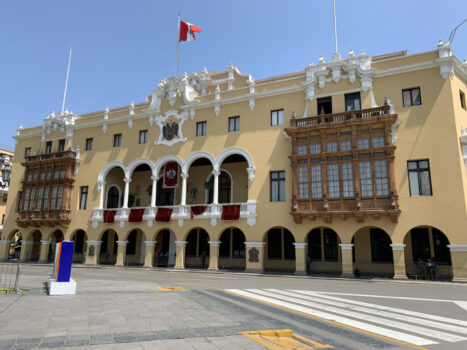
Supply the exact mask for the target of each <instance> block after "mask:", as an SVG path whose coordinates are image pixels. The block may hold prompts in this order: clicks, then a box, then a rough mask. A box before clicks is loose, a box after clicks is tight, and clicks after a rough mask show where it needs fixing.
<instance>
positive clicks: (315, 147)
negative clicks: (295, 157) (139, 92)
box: [310, 143, 321, 154]
mask: <svg viewBox="0 0 467 350" xmlns="http://www.w3.org/2000/svg"><path fill="white" fill-rule="evenodd" d="M319 153H321V144H320V143H313V144H311V145H310V154H319Z"/></svg>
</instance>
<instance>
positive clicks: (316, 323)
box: [0, 265, 467, 349]
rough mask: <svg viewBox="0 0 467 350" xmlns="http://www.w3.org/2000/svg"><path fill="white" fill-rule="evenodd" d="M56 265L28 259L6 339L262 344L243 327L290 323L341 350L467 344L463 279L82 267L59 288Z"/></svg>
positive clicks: (6, 315) (9, 305)
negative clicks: (55, 287) (71, 286)
mask: <svg viewBox="0 0 467 350" xmlns="http://www.w3.org/2000/svg"><path fill="white" fill-rule="evenodd" d="M51 269H52V267H51V265H48V266H44V265H23V266H22V274H21V279H20V286H21V287H23V288H27V289H29V290H30V291H29V293H27V294H26V295H25V296H23V297H16V296H15V297H13V296H8V298H9V299H8V300H7V299H5V296H0V324H4V325H6V326H5V327H0V348H2V349H3V347H2V344H4V347H5V348H6V349H20V348H22V349H25V348H35V347H34V346H37V347H40V348H47V346H49V347H50V348H64V349H71V348H76V349H107V348H109V349H110V348H112V349H113V348H120V347H119V345H122V346H123V345H125V344H126V345H125V346H126V347H121V348H125V349H130V348H135V349H145V348H161V349H162V348H171V347H173V348H177V349H180V348H190V349H193V348H195V349H210V348H229V349H233V348H238V349H240V348H244V349H258V348H262V347H261V346H260V345H258V343H255V342H254V341H252V340H250V339H248V338H246V337H244V336H240V335H239V333H240V332H242V331H256V330H268V329H285V328H287V329H292V330H293V332H294V333H295V334H297V335H300V336H303V337H306V338H308V339H310V340H312V341H314V342H316V343H319V344H324V345H330V346H333V347H334V348H335V349H410V348H415V349H464V348H466V349H467V285H464V284H455V283H445V282H438V283H437V282H421V281H418V282H417V281H405V282H400V281H392V280H352V279H338V278H327V279H326V278H309V277H294V276H280V275H251V274H242V273H224V272H222V273H216V272H209V271H199V270H198V271H197V270H193V271H174V270H170V269H167V270H157V269H142V268H117V267H97V268H89V267H84V266H76V267H74V268H73V270H72V277H73V278H74V279H75V280H76V281H77V284H78V287H77V294H76V295H75V296H64V297H50V296H47V295H46V294H45V292H44V287H43V282H45V281H46V280H47V273H48V272H50V271H51ZM166 286H180V287H182V288H183V289H184V291H181V292H161V291H158V290H157V287H166ZM2 298H3V299H4V300H3V301H2ZM58 306H60V307H61V308H63V310H67V311H65V314H66V315H62V316H56V312H54V311H53V310H57V309H56V308H57V307H58ZM39 315H42V316H41V317H42V318H44V319H46V320H47V322H42V323H40V324H39V322H38V320H39V319H40V317H39ZM15 319H17V320H15ZM21 319H23V322H20V321H19V320H21ZM25 319H26V321H24V320H25ZM17 325H22V326H23V331H22V332H19V331H17V330H15V328H14V326H17ZM73 336H75V338H72V337H73ZM24 339H32V340H31V341H30V343H28V344H27V342H26V341H25V340H24ZM73 339H74V340H75V341H74V342H73V341H72V340H73ZM227 340H228V341H227ZM2 341H3V342H4V343H2ZM28 341H29V340H28ZM147 341H149V342H151V341H152V342H153V343H146V342H147ZM175 341H177V342H179V343H177V344H175V343H174V344H175V345H174V344H172V343H173V342H175ZM180 341H184V343H183V345H181V343H180ZM157 342H159V343H157ZM161 342H162V343H161ZM171 342H172V343H171ZM24 344H26V345H28V346H29V347H28V346H26V347H25V345H24ZM148 344H153V345H151V346H149V345H148ZM156 344H158V345H157V346H156ZM235 344H236V345H235ZM7 346H10V347H7ZM21 346H23V347H21Z"/></svg>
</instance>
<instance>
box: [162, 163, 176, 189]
mask: <svg viewBox="0 0 467 350" xmlns="http://www.w3.org/2000/svg"><path fill="white" fill-rule="evenodd" d="M177 181H178V163H177V162H168V163H167V164H166V165H165V167H164V187H165V188H173V187H175V186H177Z"/></svg>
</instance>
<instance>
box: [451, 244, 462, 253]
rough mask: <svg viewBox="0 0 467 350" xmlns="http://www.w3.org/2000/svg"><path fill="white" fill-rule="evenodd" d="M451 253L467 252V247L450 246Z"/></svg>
mask: <svg viewBox="0 0 467 350" xmlns="http://www.w3.org/2000/svg"><path fill="white" fill-rule="evenodd" d="M448 248H449V249H450V250H451V252H467V245H453V244H451V245H448Z"/></svg>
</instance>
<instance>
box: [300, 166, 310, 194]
mask: <svg viewBox="0 0 467 350" xmlns="http://www.w3.org/2000/svg"><path fill="white" fill-rule="evenodd" d="M298 198H300V199H308V167H307V166H302V167H299V168H298Z"/></svg>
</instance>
